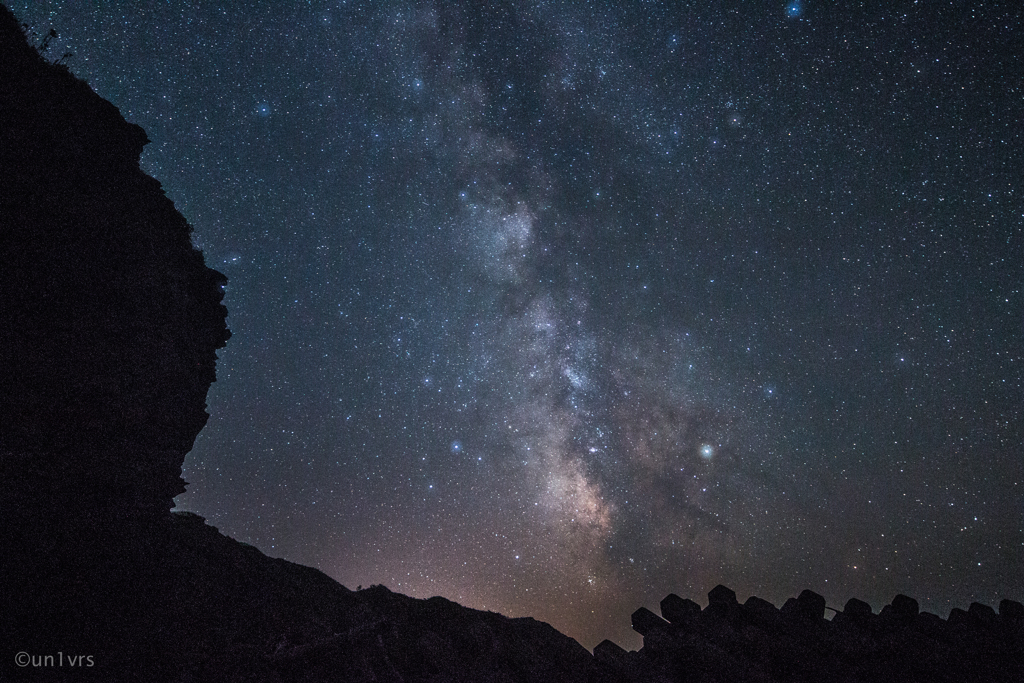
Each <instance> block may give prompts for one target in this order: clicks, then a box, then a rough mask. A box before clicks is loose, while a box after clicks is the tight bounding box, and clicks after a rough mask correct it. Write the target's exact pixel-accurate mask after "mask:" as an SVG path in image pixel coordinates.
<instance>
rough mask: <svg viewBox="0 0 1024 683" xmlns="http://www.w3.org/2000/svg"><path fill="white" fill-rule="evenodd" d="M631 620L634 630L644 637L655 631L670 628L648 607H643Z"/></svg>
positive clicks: (634, 613)
mask: <svg viewBox="0 0 1024 683" xmlns="http://www.w3.org/2000/svg"><path fill="white" fill-rule="evenodd" d="M630 620H631V621H632V623H633V630H634V631H636V632H637V633H639V634H640V635H642V636H646V635H647V634H648V633H650V632H651V631H653V630H654V629H657V628H665V627H667V626H668V622H667V621H665V620H664V619H662V618H661V617H659V616H658V615H657V614H655V613H654V612H652V611H651V610H649V609H647V608H646V607H641V608H640V609H638V610H637V611H635V612H633V616H631V617H630Z"/></svg>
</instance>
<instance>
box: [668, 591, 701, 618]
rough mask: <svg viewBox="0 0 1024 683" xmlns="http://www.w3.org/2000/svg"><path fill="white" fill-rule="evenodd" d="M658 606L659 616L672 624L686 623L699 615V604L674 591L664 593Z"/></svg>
mask: <svg viewBox="0 0 1024 683" xmlns="http://www.w3.org/2000/svg"><path fill="white" fill-rule="evenodd" d="M660 607H661V616H663V617H665V619H667V620H668V621H670V622H672V623H673V624H688V623H691V622H693V621H694V620H695V619H697V617H699V616H700V605H698V604H697V603H695V602H694V601H693V600H689V599H687V598H681V597H679V596H678V595H676V594H675V593H669V594H668V595H666V596H665V599H664V600H662V601H661V605H660Z"/></svg>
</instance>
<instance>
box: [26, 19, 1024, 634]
mask: <svg viewBox="0 0 1024 683" xmlns="http://www.w3.org/2000/svg"><path fill="white" fill-rule="evenodd" d="M198 4H200V3H192V2H180V1H177V0H171V1H167V2H156V1H152V2H112V1H111V2H103V3H83V2H70V1H69V2H26V1H24V0H22V1H21V2H14V3H12V4H11V8H12V10H14V12H15V13H16V14H17V15H18V16H19V18H20V19H21V20H22V21H27V22H29V23H31V24H32V26H33V28H34V30H35V31H36V33H37V34H38V36H42V35H44V34H45V33H46V31H48V30H49V28H51V27H53V28H55V29H56V30H57V31H58V33H59V38H58V39H56V40H54V41H53V42H52V43H51V44H50V45H49V48H48V50H47V52H46V54H47V56H49V57H50V58H51V59H58V58H60V57H61V55H62V54H64V53H65V52H72V53H73V55H72V56H70V57H68V58H67V59H66V60H65V61H66V63H67V64H68V65H69V67H70V68H71V69H72V71H73V72H74V73H76V74H77V75H78V76H80V77H82V78H84V79H85V80H87V81H88V82H89V83H90V84H91V85H92V87H93V88H94V89H95V90H96V92H98V93H99V94H100V95H101V96H103V97H105V98H107V99H109V100H110V101H111V102H113V103H114V104H115V105H116V106H117V107H119V108H120V110H121V112H122V113H123V114H124V116H125V118H127V119H128V120H129V121H132V122H134V123H138V124H139V125H141V126H143V127H144V128H145V129H146V131H147V133H148V135H149V137H150V139H151V140H152V143H151V144H150V145H149V146H148V147H147V149H146V151H145V153H144V154H143V158H142V166H143V168H144V170H146V171H147V172H148V173H150V174H151V175H153V176H154V177H156V178H157V179H158V180H160V181H161V183H162V184H163V186H164V188H165V189H166V192H167V194H168V196H169V197H170V198H171V199H172V200H173V201H174V202H175V205H176V206H177V208H178V209H179V210H180V211H181V212H182V213H183V214H184V215H185V217H186V218H187V219H188V220H189V222H190V223H191V224H192V225H193V226H194V227H195V234H194V239H195V242H196V244H197V246H199V247H200V248H201V249H203V251H204V252H205V255H206V261H207V263H208V264H209V265H210V266H211V267H214V268H216V269H218V270H220V271H222V272H223V273H225V274H226V275H227V276H228V277H229V279H230V281H229V284H228V286H227V295H226V298H225V303H226V305H227V306H228V309H229V317H228V325H229V326H230V328H231V331H232V333H233V336H232V338H231V340H230V342H229V343H228V346H227V348H225V349H223V350H222V351H221V352H220V361H219V363H218V368H217V374H218V380H217V383H216V384H215V385H214V386H213V387H212V389H211V391H210V396H209V405H210V413H211V414H212V417H211V419H210V421H209V423H208V425H207V426H206V428H205V430H204V431H203V432H202V433H201V434H200V436H199V438H198V440H197V441H196V445H195V448H194V449H193V451H192V452H191V453H190V454H189V456H188V457H187V459H186V461H185V468H184V469H185V472H184V476H185V479H186V480H187V481H189V482H190V486H189V492H188V493H187V494H184V495H182V496H179V497H178V499H177V503H178V507H179V509H186V510H191V511H194V512H196V513H198V514H201V515H203V516H204V517H206V518H207V520H208V522H209V523H210V524H213V525H215V526H217V527H218V528H219V529H220V530H221V531H223V532H224V533H226V534H229V535H231V536H233V537H235V538H237V539H239V540H241V541H245V542H248V543H251V544H253V545H255V546H257V547H258V548H260V549H261V550H262V551H263V552H265V553H267V554H268V555H271V556H276V557H284V558H286V559H289V560H292V561H295V562H299V563H302V564H307V565H312V566H315V567H318V568H320V569H321V570H323V571H324V572H326V573H327V574H329V575H330V576H332V577H334V578H335V579H337V580H338V581H340V582H341V583H343V584H344V585H346V586H348V587H350V588H353V589H354V588H356V587H357V586H358V585H362V586H364V587H366V586H369V585H371V584H376V583H382V584H385V585H386V586H388V587H389V588H391V589H392V590H395V591H398V592H402V593H406V594H408V595H412V596H417V597H429V596H432V595H442V596H445V597H447V598H450V599H452V600H455V601H457V602H460V603H462V604H464V605H467V606H470V607H475V608H481V609H489V610H494V611H499V612H502V613H504V614H507V615H510V616H523V615H529V616H534V617H536V618H538V619H542V620H544V621H547V622H549V623H551V624H552V625H553V626H555V627H556V628H558V629H559V630H561V631H563V632H564V633H566V634H567V635H570V636H573V637H575V638H577V639H578V640H580V642H581V643H582V644H583V645H585V646H587V647H593V646H594V645H595V644H597V643H598V642H599V641H600V640H602V639H604V638H612V639H613V640H615V641H617V642H619V643H620V644H622V645H624V646H627V647H633V648H635V647H637V646H638V645H639V643H640V639H639V636H637V635H636V634H633V633H632V631H631V630H630V624H629V615H630V613H631V612H632V611H633V610H635V609H636V608H637V607H640V606H647V607H649V608H653V609H655V610H656V608H657V603H658V601H659V600H660V599H661V598H663V597H664V596H665V595H666V594H668V593H669V592H675V593H678V594H679V595H681V596H683V597H690V598H692V599H695V600H698V601H700V602H702V603H705V602H706V598H705V596H706V594H707V591H708V590H709V589H711V588H712V587H714V586H715V585H716V584H718V583H724V584H726V585H728V586H730V587H732V588H733V589H735V590H736V592H737V593H738V594H739V598H740V600H741V601H742V600H744V599H746V597H747V596H749V595H751V594H755V595H758V596H760V597H763V598H765V599H768V600H771V601H773V602H775V603H776V604H777V605H781V604H782V602H784V601H785V599H786V598H787V597H789V596H793V595H796V594H798V593H799V592H800V590H802V589H804V588H810V589H812V590H814V591H816V592H819V593H821V594H822V595H824V596H825V597H826V599H827V600H828V603H829V605H830V606H833V607H837V608H842V606H843V604H844V603H845V602H846V600H847V599H849V598H851V597H858V598H861V599H864V600H866V601H868V602H870V603H871V604H872V606H873V607H874V609H875V610H876V611H877V610H878V609H879V608H880V607H881V606H882V605H884V604H886V603H888V602H889V601H890V600H891V598H892V597H893V596H894V595H895V594H896V593H900V592H902V593H906V594H908V595H911V596H913V597H915V598H917V599H918V600H919V601H920V602H921V606H922V609H926V610H929V611H933V612H936V613H938V614H940V615H941V616H943V617H945V616H946V615H947V614H948V612H949V610H950V608H952V607H954V606H959V607H963V608H966V606H967V605H968V604H969V603H970V602H971V601H974V600H977V601H979V602H983V603H986V604H990V605H993V606H994V605H996V604H998V601H999V599H1001V598H1003V597H1009V598H1013V599H1017V600H1021V599H1022V598H1024V446H1022V442H1024V429H1022V424H1024V293H1022V288H1024V248H1022V241H1024V161H1022V149H1024V39H1022V35H1024V9H1022V5H1021V3H1020V2H1019V1H1015V2H1005V3H999V2H993V3H967V2H953V3H950V2H923V1H921V2H914V1H912V0H910V1H908V0H901V1H899V2H887V3H870V4H868V5H865V4H864V3H833V2H827V3H826V2H814V1H812V0H807V1H806V2H801V1H799V0H797V1H794V2H790V3H788V4H787V3H786V2H721V3H719V2H706V1H705V2H696V3H674V2H662V3H657V2H637V3H633V4H626V3H616V4H622V5H623V6H622V7H619V6H616V7H612V6H611V5H612V3H588V4H585V3H569V2H516V3H511V4H502V3H486V4H487V5H488V9H483V8H481V7H480V5H483V4H484V3H475V2H462V3H447V2H436V3H432V2H408V3H383V2H381V3H379V2H362V3H360V2H347V3H346V2H320V1H319V0H314V1H312V2H302V3H299V2H280V1H276V2H245V3H237V5H238V7H237V8H235V9H228V10H225V9H222V7H221V6H222V5H223V4H225V3H202V5H203V7H202V8H201V9H197V8H196V7H194V6H195V5H198ZM836 4H838V5H841V6H842V9H838V10H837V9H836V7H835V5H836ZM96 5H100V6H101V7H96ZM38 36H37V38H36V42H38V41H39V37H38Z"/></svg>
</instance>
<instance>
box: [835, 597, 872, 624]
mask: <svg viewBox="0 0 1024 683" xmlns="http://www.w3.org/2000/svg"><path fill="white" fill-rule="evenodd" d="M842 614H843V615H844V616H847V617H849V618H851V619H856V620H865V619H868V618H870V617H871V616H872V614H873V612H872V611H871V605H869V604H868V603H866V602H864V601H863V600H858V599H857V598H850V599H849V600H847V601H846V605H845V606H844V607H843V611H842Z"/></svg>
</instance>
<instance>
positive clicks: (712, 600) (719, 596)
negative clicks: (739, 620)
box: [708, 584, 739, 607]
mask: <svg viewBox="0 0 1024 683" xmlns="http://www.w3.org/2000/svg"><path fill="white" fill-rule="evenodd" d="M708 604H709V605H722V606H723V607H735V606H737V605H738V604H739V603H738V602H737V601H736V591H734V590H733V589H731V588H727V587H726V586H723V585H722V584H718V585H717V586H715V587H714V588H712V589H711V590H710V591H708Z"/></svg>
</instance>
